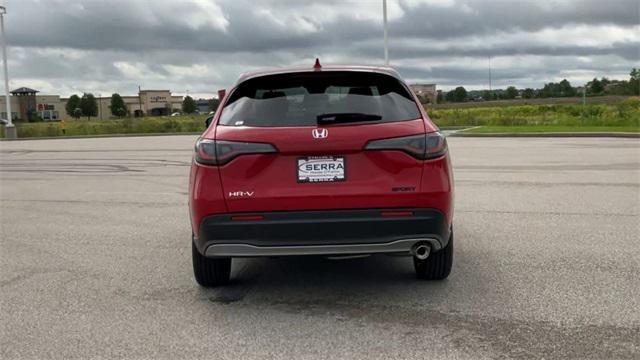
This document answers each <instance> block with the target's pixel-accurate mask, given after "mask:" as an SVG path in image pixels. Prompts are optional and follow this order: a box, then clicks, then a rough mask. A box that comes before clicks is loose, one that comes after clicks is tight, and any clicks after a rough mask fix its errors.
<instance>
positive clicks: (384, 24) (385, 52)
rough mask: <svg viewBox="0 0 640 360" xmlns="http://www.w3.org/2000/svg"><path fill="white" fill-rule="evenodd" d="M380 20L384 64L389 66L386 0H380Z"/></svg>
mask: <svg viewBox="0 0 640 360" xmlns="http://www.w3.org/2000/svg"><path fill="white" fill-rule="evenodd" d="M382 22H383V27H384V65H385V66H389V30H388V25H387V0H382Z"/></svg>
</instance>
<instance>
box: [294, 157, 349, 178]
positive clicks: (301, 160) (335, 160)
mask: <svg viewBox="0 0 640 360" xmlns="http://www.w3.org/2000/svg"><path fill="white" fill-rule="evenodd" d="M309 162H315V163H320V164H322V163H338V164H340V163H341V164H342V174H341V175H339V171H337V174H338V175H335V176H331V175H327V173H324V175H323V174H322V173H321V171H322V170H320V171H319V172H320V174H319V175H314V174H311V175H307V176H305V175H304V174H301V167H302V166H303V165H305V164H307V163H309ZM296 165H297V166H296V179H297V181H298V182H299V183H326V182H343V181H346V180H347V160H346V157H345V156H331V155H328V156H302V157H299V158H297V159H296ZM301 176H302V177H301Z"/></svg>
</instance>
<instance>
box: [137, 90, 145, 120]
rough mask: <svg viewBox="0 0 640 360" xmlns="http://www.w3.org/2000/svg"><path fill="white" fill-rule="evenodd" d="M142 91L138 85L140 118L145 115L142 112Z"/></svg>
mask: <svg viewBox="0 0 640 360" xmlns="http://www.w3.org/2000/svg"><path fill="white" fill-rule="evenodd" d="M141 92H142V90H140V85H138V104H139V105H140V116H141V117H142V116H143V115H144V112H143V111H142V94H141Z"/></svg>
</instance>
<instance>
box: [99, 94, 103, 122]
mask: <svg viewBox="0 0 640 360" xmlns="http://www.w3.org/2000/svg"><path fill="white" fill-rule="evenodd" d="M98 111H99V112H100V120H102V94H98Z"/></svg>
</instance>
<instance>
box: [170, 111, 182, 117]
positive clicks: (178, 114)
mask: <svg viewBox="0 0 640 360" xmlns="http://www.w3.org/2000/svg"><path fill="white" fill-rule="evenodd" d="M180 115H182V114H180V113H179V112H174V113H173V114H171V116H180Z"/></svg>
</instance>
